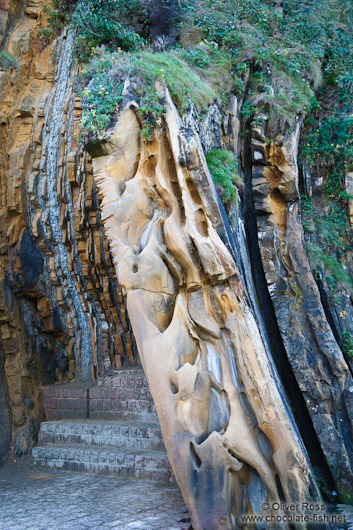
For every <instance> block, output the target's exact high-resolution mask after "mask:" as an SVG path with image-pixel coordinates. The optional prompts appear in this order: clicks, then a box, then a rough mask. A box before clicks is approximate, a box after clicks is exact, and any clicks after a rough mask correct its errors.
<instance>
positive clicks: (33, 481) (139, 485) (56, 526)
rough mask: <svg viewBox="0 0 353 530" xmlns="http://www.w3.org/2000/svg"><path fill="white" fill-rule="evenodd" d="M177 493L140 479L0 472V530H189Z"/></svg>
mask: <svg viewBox="0 0 353 530" xmlns="http://www.w3.org/2000/svg"><path fill="white" fill-rule="evenodd" d="M190 528H191V523H190V518H189V515H188V513H187V510H186V508H185V504H184V502H183V499H182V496H181V494H180V491H179V489H178V488H177V487H173V486H159V485H158V484H156V483H151V482H147V481H141V480H122V479H116V478H115V477H100V476H96V475H88V474H83V473H70V472H67V471H58V470H53V471H48V472H46V471H43V470H41V469H35V468H32V467H31V466H30V465H28V464H27V463H25V462H23V461H22V462H20V463H19V462H10V463H7V464H6V465H5V466H3V467H2V468H0V530H113V529H119V530H188V529H190Z"/></svg>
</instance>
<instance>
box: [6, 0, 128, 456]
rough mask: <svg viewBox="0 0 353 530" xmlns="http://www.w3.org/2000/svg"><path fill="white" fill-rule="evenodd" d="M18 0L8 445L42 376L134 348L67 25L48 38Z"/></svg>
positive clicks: (23, 429) (95, 366)
mask: <svg viewBox="0 0 353 530" xmlns="http://www.w3.org/2000/svg"><path fill="white" fill-rule="evenodd" d="M20 4H21V2H10V5H9V11H8V12H6V13H8V14H9V17H10V18H9V24H8V26H7V30H6V34H5V36H4V42H5V48H6V49H7V50H8V51H9V52H10V53H11V54H12V55H13V56H14V57H15V59H16V60H17V62H18V65H19V68H18V70H15V69H11V70H9V71H3V72H0V94H1V95H0V142H1V153H0V166H1V174H0V255H1V265H0V282H1V286H2V289H1V300H0V319H1V337H2V344H3V349H4V352H5V375H6V379H7V384H8V391H9V397H10V402H11V409H12V419H13V424H14V433H13V440H14V447H15V450H18V452H19V453H25V452H27V451H28V449H29V447H30V446H31V444H32V442H33V440H35V436H36V434H35V433H36V432H37V429H38V425H39V421H40V420H41V419H42V418H43V417H44V410H43V406H42V401H41V397H40V392H39V387H40V386H41V385H42V384H48V383H53V382H54V381H63V382H64V381H66V382H68V381H73V380H74V379H75V378H76V380H77V379H85V380H90V379H95V378H97V377H98V376H99V375H104V373H105V372H106V371H108V370H110V369H112V368H119V367H120V366H121V364H122V362H123V361H124V359H125V361H129V360H130V361H131V362H134V361H135V357H134V355H135V354H134V347H133V339H132V336H131V333H130V326H129V322H128V320H127V315H126V310H125V304H124V297H123V294H122V292H121V289H120V287H119V286H118V285H117V283H116V276H115V271H114V268H113V267H112V264H111V258H110V253H109V249H108V243H107V241H106V240H105V239H104V238H103V235H102V231H101V223H100V215H99V211H98V209H97V204H98V196H97V191H96V186H95V184H94V181H93V178H92V172H91V167H90V161H89V157H88V156H87V154H85V153H84V152H83V151H82V149H81V148H80V147H79V144H78V140H77V138H78V135H79V130H78V125H79V122H80V116H81V104H80V101H79V99H77V98H76V97H75V95H74V93H73V82H74V77H75V67H74V55H73V36H72V35H71V34H70V32H64V33H63V35H61V36H60V37H57V38H56V39H55V41H54V42H53V43H52V45H50V46H44V45H43V42H42V40H41V39H40V38H39V28H40V26H41V24H43V22H45V20H44V19H45V17H46V14H45V13H46V12H45V9H44V4H45V2H42V1H30V2H27V4H26V9H25V10H24V9H23V7H24V6H23V5H22V4H21V5H20ZM1 13H5V11H1ZM6 16H7V15H6ZM4 27H5V26H4ZM29 402H30V403H32V404H33V406H31V407H28V406H26V403H27V404H28V403H29Z"/></svg>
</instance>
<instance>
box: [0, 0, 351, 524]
mask: <svg viewBox="0 0 353 530" xmlns="http://www.w3.org/2000/svg"><path fill="white" fill-rule="evenodd" d="M275 3H276V4H278V6H279V7H278V8H279V9H280V7H281V2H275ZM44 5H45V2H44V1H42V0H28V1H25V0H21V1H19V2H15V1H11V0H7V1H6V0H3V1H1V0H0V41H1V48H0V49H1V51H3V50H4V51H6V53H8V54H10V56H11V61H10V66H9V67H8V68H3V69H1V68H0V142H1V150H0V190H1V194H0V213H1V220H0V252H1V262H0V282H1V291H0V325H1V337H0V424H1V430H0V465H1V464H2V463H3V462H4V461H5V460H6V458H7V456H8V454H9V451H10V449H12V450H13V451H14V452H15V454H16V455H18V456H21V455H23V454H27V453H28V452H29V451H30V449H31V447H32V445H33V444H34V443H36V437H37V432H38V426H39V423H40V421H41V420H42V419H44V410H43V405H42V401H41V394H40V387H41V386H42V385H47V384H53V383H54V382H61V383H67V384H69V383H70V382H73V381H76V382H80V381H94V380H97V379H98V378H99V377H102V376H106V377H107V376H109V375H110V374H111V373H112V371H114V370H118V369H119V368H120V367H121V366H122V365H126V366H127V365H129V364H136V363H137V364H139V363H140V362H142V364H143V367H144V370H145V372H146V375H147V378H148V382H149V385H150V389H151V393H152V396H153V398H154V401H155V404H156V408H157V412H158V415H159V419H160V423H161V427H162V431H163V436H164V439H165V443H166V447H167V450H168V455H169V459H170V462H171V464H172V467H173V470H174V473H175V475H176V478H177V481H178V484H179V486H180V488H181V490H182V492H183V495H184V498H185V501H186V503H187V505H188V508H189V510H190V514H191V516H192V521H193V527H194V529H195V530H198V529H214V528H220V529H221V528H224V529H232V528H235V527H240V526H241V522H240V516H241V515H242V514H245V513H248V514H249V513H260V512H261V504H262V503H263V502H264V501H266V502H268V501H273V500H282V501H286V502H293V503H296V502H300V501H302V500H306V501H307V500H309V499H314V500H317V499H320V493H319V490H318V485H319V486H320V488H321V492H323V493H324V495H326V499H328V500H331V501H332V500H334V497H333V496H332V491H334V492H335V493H336V492H337V496H338V497H339V498H340V499H341V500H343V501H344V502H352V501H353V499H352V483H353V427H352V424H353V406H352V404H353V380H352V368H353V366H352V357H349V355H348V354H347V352H346V351H345V349H344V347H343V346H344V337H345V333H347V330H350V331H351V332H352V333H353V318H352V317H353V309H352V303H351V294H350V291H349V290H348V289H344V288H343V287H342V286H337V291H339V295H340V296H339V297H338V296H337V297H336V298H335V299H333V296H332V290H330V286H329V284H328V280H327V278H326V277H325V275H324V274H323V273H322V272H320V271H319V272H318V273H317V274H313V272H312V268H313V267H312V265H311V264H310V262H309V258H308V254H307V250H306V247H305V244H304V232H303V222H302V221H303V218H302V212H303V210H302V204H301V198H300V191H301V189H300V186H302V185H303V184H301V185H300V184H299V176H298V165H297V155H298V145H299V143H300V138H301V134H302V118H300V119H299V118H298V120H297V122H296V123H297V126H296V127H295V128H294V129H292V130H291V131H290V132H288V131H287V130H285V128H284V127H282V128H283V130H282V131H280V132H281V133H282V134H278V135H277V136H276V137H275V138H272V139H270V140H269V138H268V131H267V129H266V125H264V123H266V122H265V121H263V125H260V126H259V125H256V124H254V123H253V124H251V123H250V121H249V120H246V119H245V118H244V116H242V114H241V112H240V108H241V105H242V101H241V100H240V99H237V98H236V96H235V95H234V94H230V95H229V97H228V99H227V101H226V102H224V101H223V104H222V103H221V101H220V100H216V101H214V102H213V104H212V105H210V106H209V107H208V108H205V109H203V110H204V114H203V116H200V115H198V113H197V110H196V108H194V107H193V105H191V106H190V107H189V110H188V111H186V112H185V113H184V114H183V115H181V114H180V112H179V111H178V110H177V109H176V107H175V105H174V103H175V101H174V102H173V101H172V98H171V96H170V94H169V92H168V90H167V88H166V86H165V85H164V84H163V83H159V84H158V85H157V90H158V91H159V93H160V95H161V97H162V98H163V101H164V105H165V108H166V113H165V116H162V118H161V119H160V120H158V123H156V124H155V129H154V137H153V140H151V141H144V140H146V138H145V139H143V137H142V133H141V131H142V129H143V112H142V111H141V110H140V101H139V98H138V97H137V95H136V94H135V93H134V89H133V84H131V85H129V83H128V82H126V83H125V88H124V99H123V102H122V103H121V104H120V105H119V112H118V114H116V115H114V117H113V122H112V124H111V127H110V129H109V130H108V131H107V132H106V133H105V134H104V136H103V138H102V139H101V140H97V139H96V140H92V138H91V139H89V141H88V140H87V142H86V145H84V144H83V143H82V142H81V140H80V139H79V133H80V128H79V124H80V121H81V116H82V104H81V99H80V97H79V96H78V95H77V93H76V92H75V79H76V78H77V71H78V68H79V66H78V65H77V61H75V56H74V34H73V31H72V29H71V28H69V27H64V28H63V30H62V31H60V32H57V34H56V35H55V38H53V39H52V41H51V42H49V40H48V39H46V37H45V35H44V34H43V31H42V26H43V24H45V23H46V20H47V14H46V11H45V9H44ZM257 112H258V114H260V112H262V110H261V108H260V105H259V109H258V111H257ZM258 117H259V116H258ZM258 121H260V122H261V120H258ZM278 127H279V128H281V126H280V125H278ZM221 148H225V149H228V150H231V151H233V152H234V153H235V154H236V155H237V156H239V161H240V171H239V172H240V176H241V177H242V178H243V183H242V185H241V190H240V191H239V194H238V199H237V202H236V203H233V204H232V205H231V207H230V208H228V211H227V212H226V210H225V208H224V207H223V205H222V203H221V201H220V200H219V197H218V196H217V191H216V188H215V186H214V184H213V182H212V179H211V177H210V174H209V171H208V168H207V164H206V161H205V155H206V154H208V153H209V152H210V151H212V150H214V149H221ZM303 172H304V174H303V175H302V179H304V185H305V186H306V187H307V188H308V189H310V190H311V193H312V195H313V196H314V197H315V198H316V200H317V202H318V203H320V200H321V195H322V188H323V183H322V177H321V176H320V175H318V174H316V173H315V170H313V169H311V168H304V170H303ZM350 186H351V173H349V172H348V173H347V176H346V188H347V190H349V189H350ZM351 202H352V201H351V198H349V199H348V200H347V204H348V208H349V212H350V214H351V213H352V212H351V210H352V204H351ZM321 203H322V209H323V211H325V202H324V201H323V200H322V201H321ZM351 217H352V216H351ZM349 245H350V241H349V240H348V238H347V246H349ZM344 268H345V270H348V271H351V270H352V253H351V250H350V251H349V252H348V254H347V256H346V258H345V263H344ZM129 319H130V320H129ZM130 321H131V325H130ZM343 321H344V322H343ZM343 324H344V325H343ZM135 341H136V342H135ZM307 453H308V454H309V456H308V454H307ZM312 467H314V468H315V472H314V473H313V471H312Z"/></svg>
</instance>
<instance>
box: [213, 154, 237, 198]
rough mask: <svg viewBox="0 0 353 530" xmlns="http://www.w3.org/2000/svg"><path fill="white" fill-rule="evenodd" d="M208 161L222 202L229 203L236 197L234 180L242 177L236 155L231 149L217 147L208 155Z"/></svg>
mask: <svg viewBox="0 0 353 530" xmlns="http://www.w3.org/2000/svg"><path fill="white" fill-rule="evenodd" d="M206 162H207V165H208V169H209V170H210V173H211V176H212V178H213V180H214V182H215V184H216V187H217V188H218V190H219V192H220V196H221V199H222V202H223V203H224V204H228V203H229V202H230V201H232V200H233V199H235V198H236V187H235V185H234V182H236V181H237V180H239V179H240V177H239V175H238V164H237V160H236V158H235V155H234V154H233V153H232V152H231V151H226V150H223V149H215V150H214V151H211V152H210V153H208V155H206Z"/></svg>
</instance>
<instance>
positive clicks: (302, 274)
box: [248, 125, 353, 502]
mask: <svg viewBox="0 0 353 530" xmlns="http://www.w3.org/2000/svg"><path fill="white" fill-rule="evenodd" d="M299 137H300V127H299V125H298V126H297V129H296V131H295V132H294V133H292V134H291V135H289V136H288V135H287V136H286V137H278V138H277V139H276V140H275V141H274V142H272V143H270V144H268V145H266V140H265V131H264V130H262V131H261V130H260V129H259V128H258V129H253V131H252V139H251V151H252V179H251V182H249V183H248V184H249V185H250V186H251V187H252V196H253V200H254V207H255V211H256V219H257V228H258V242H259V248H260V252H261V260H262V265H263V269H264V272H265V277H266V282H267V286H268V291H269V293H270V295H271V299H272V302H273V307H274V310H275V318H276V321H277V322H278V326H279V329H280V333H281V337H282V340H283V344H284V347H285V351H286V354H287V356H288V358H289V361H290V364H291V367H292V369H293V372H294V375H295V377H296V380H297V381H298V384H299V387H300V391H301V392H302V393H303V396H304V398H305V402H306V405H307V409H308V411H309V414H310V417H311V420H312V422H313V425H314V428H315V431H316V433H317V436H318V439H319V441H320V445H321V447H322V450H323V452H324V455H325V457H326V460H327V463H328V466H329V469H330V472H331V474H332V477H333V480H334V483H335V487H336V489H337V491H339V492H340V495H341V496H342V498H343V499H345V501H346V502H352V501H353V497H352V484H353V451H352V448H353V406H352V405H353V379H352V373H351V368H350V364H349V359H345V358H344V356H343V354H342V351H341V349H340V347H339V344H338V342H337V340H339V337H337V336H336V337H335V335H334V331H335V329H338V330H339V329H340V324H339V321H340V320H341V321H342V315H343V316H344V318H345V320H347V322H348V324H349V321H351V322H352V320H353V309H352V303H351V300H350V296H349V293H348V292H345V291H344V290H342V292H340V297H339V299H338V298H337V299H336V301H335V303H333V301H332V299H331V295H330V294H328V299H331V303H330V304H329V306H328V308H327V311H326V313H325V308H324V305H323V300H322V296H321V297H320V291H319V288H318V286H317V284H316V282H315V280H314V277H313V275H312V272H311V266H310V264H309V260H308V257H307V254H306V250H305V245H304V234H303V228H302V224H301V216H300V203H299V184H298V166H297V155H298V145H299ZM313 184H314V185H315V183H313ZM321 185H322V183H321ZM327 291H328V289H327ZM327 312H328V313H329V314H327ZM340 315H341V316H340ZM330 317H331V318H330ZM330 321H333V322H336V326H333V327H334V329H332V327H331V326H330ZM345 324H346V322H345Z"/></svg>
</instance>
